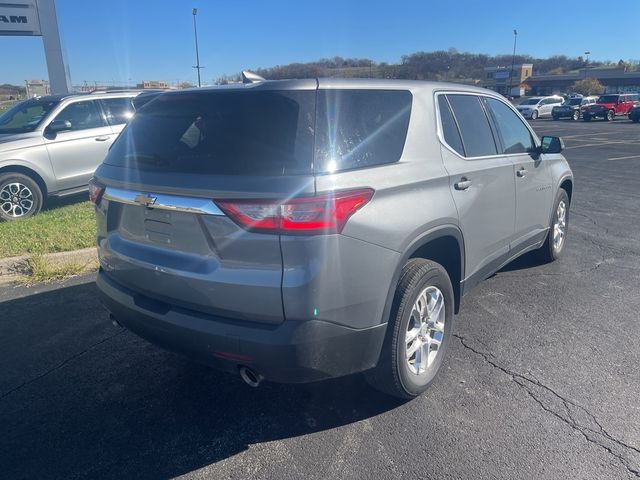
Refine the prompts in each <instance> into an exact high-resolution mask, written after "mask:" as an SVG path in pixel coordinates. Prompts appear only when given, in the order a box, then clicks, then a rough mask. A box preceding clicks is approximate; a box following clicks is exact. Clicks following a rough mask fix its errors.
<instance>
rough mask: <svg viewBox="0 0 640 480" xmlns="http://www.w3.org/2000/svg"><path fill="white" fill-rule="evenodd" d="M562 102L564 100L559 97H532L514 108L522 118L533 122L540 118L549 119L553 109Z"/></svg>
mask: <svg viewBox="0 0 640 480" xmlns="http://www.w3.org/2000/svg"><path fill="white" fill-rule="evenodd" d="M562 102H564V98H562V97H561V96H559V95H552V96H550V97H532V98H530V99H528V100H525V101H524V102H522V103H521V104H520V105H518V106H517V107H516V108H517V109H518V111H519V112H520V113H521V114H522V116H523V117H524V118H530V119H531V120H535V119H536V118H540V117H550V116H551V111H552V110H553V107H559V106H560V105H562Z"/></svg>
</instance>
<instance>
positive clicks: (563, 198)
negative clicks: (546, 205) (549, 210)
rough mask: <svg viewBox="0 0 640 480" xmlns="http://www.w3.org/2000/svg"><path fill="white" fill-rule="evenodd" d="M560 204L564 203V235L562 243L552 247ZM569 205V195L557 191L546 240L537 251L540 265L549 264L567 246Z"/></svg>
mask: <svg viewBox="0 0 640 480" xmlns="http://www.w3.org/2000/svg"><path fill="white" fill-rule="evenodd" d="M560 202H564V205H565V225H564V235H563V240H562V242H561V243H560V244H559V245H558V246H556V245H554V241H553V238H554V226H555V224H556V222H557V221H558V206H559V205H560ZM570 206H571V204H570V203H569V195H568V194H567V192H566V191H565V190H564V189H563V188H561V189H560V190H558V195H556V201H555V202H554V204H553V215H552V216H551V224H550V225H549V232H548V233H547V239H546V240H545V242H544V244H543V245H542V247H540V249H539V251H538V252H539V254H540V261H541V263H550V262H553V261H555V260H557V259H558V258H560V256H561V255H562V252H564V249H565V245H566V244H567V233H568V231H569V209H570V208H569V207H570Z"/></svg>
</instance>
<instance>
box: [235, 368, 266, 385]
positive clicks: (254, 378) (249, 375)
mask: <svg viewBox="0 0 640 480" xmlns="http://www.w3.org/2000/svg"><path fill="white" fill-rule="evenodd" d="M240 378H241V379H242V380H244V383H246V384H247V385H249V386H250V387H253V388H257V387H258V386H259V385H260V383H261V382H262V380H263V377H262V375H260V374H259V373H258V372H256V371H255V370H252V369H251V368H249V367H244V366H243V367H240Z"/></svg>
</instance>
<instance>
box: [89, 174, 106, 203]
mask: <svg viewBox="0 0 640 480" xmlns="http://www.w3.org/2000/svg"><path fill="white" fill-rule="evenodd" d="M103 194H104V185H102V184H101V183H98V181H97V180H96V179H95V178H92V179H91V180H89V200H91V201H92V202H93V203H95V204H96V205H98V204H99V203H100V200H102V195H103Z"/></svg>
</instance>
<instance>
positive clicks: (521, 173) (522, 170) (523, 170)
mask: <svg viewBox="0 0 640 480" xmlns="http://www.w3.org/2000/svg"><path fill="white" fill-rule="evenodd" d="M526 174H527V169H526V168H521V169H520V170H518V171H517V172H516V175H518V176H519V177H524V176H525V175H526Z"/></svg>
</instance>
